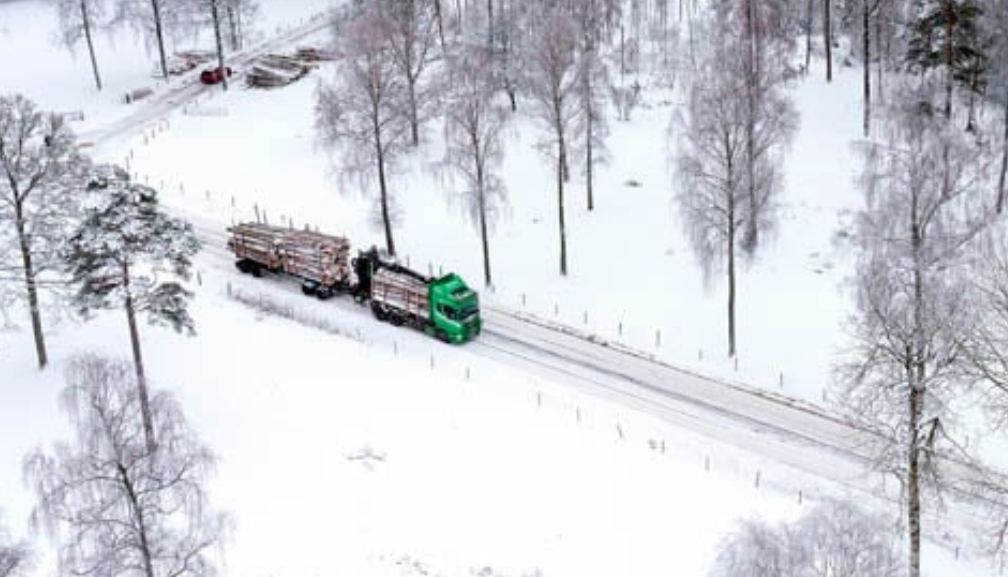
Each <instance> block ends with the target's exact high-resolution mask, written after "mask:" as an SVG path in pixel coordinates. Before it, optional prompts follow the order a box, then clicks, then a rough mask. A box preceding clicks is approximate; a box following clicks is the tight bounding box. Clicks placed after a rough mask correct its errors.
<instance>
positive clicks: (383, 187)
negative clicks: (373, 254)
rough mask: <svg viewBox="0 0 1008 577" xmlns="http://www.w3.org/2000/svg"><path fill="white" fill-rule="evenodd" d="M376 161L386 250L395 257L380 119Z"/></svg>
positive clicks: (377, 130)
mask: <svg viewBox="0 0 1008 577" xmlns="http://www.w3.org/2000/svg"><path fill="white" fill-rule="evenodd" d="M374 136H375V154H376V156H375V159H376V160H377V162H378V192H379V194H380V196H381V214H382V224H383V225H384V226H385V250H387V251H388V253H389V254H390V255H393V256H395V242H394V241H393V240H392V219H391V218H390V215H389V205H388V185H387V183H386V182H385V151H384V149H383V148H382V139H381V129H380V128H379V127H378V119H377V118H375V119H374Z"/></svg>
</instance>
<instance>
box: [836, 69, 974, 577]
mask: <svg viewBox="0 0 1008 577" xmlns="http://www.w3.org/2000/svg"><path fill="white" fill-rule="evenodd" d="M936 86H937V83H936V81H934V80H921V79H909V80H907V83H906V85H903V86H901V87H900V90H899V91H898V92H897V93H896V94H895V95H894V96H893V97H892V98H891V100H892V104H891V105H890V107H889V109H888V110H887V112H888V117H887V118H886V119H885V121H886V122H885V124H884V129H885V130H884V132H883V134H884V140H881V141H879V142H872V143H869V144H868V146H867V149H866V152H865V161H864V167H863V171H862V176H861V187H862V189H863V190H864V192H865V201H866V204H865V208H864V209H863V210H862V211H861V212H860V213H859V214H858V215H857V219H856V224H855V230H854V244H855V250H856V254H857V264H856V268H855V273H854V276H853V278H852V285H853V292H854V305H855V313H854V314H853V316H852V318H851V323H850V324H851V331H852V335H851V338H852V344H851V350H850V353H849V358H848V362H846V363H844V364H843V365H841V366H840V367H839V371H838V377H839V378H838V379H837V387H838V389H839V393H840V395H839V398H840V399H841V406H842V407H843V408H844V409H846V410H847V411H848V412H849V414H850V417H851V418H852V419H854V420H856V422H858V423H859V424H860V425H861V426H863V427H865V428H867V429H868V430H872V431H876V432H878V433H879V434H878V435H876V436H874V438H875V439H876V440H877V443H878V445H877V447H875V449H876V454H877V462H878V465H879V467H880V468H881V469H883V470H884V471H887V472H889V473H892V474H894V475H895V476H897V477H898V478H899V479H900V481H901V484H902V486H903V487H904V491H905V495H904V497H905V499H904V503H905V507H906V510H905V514H906V521H907V523H906V527H907V543H908V546H909V552H908V553H909V555H908V567H909V570H910V575H911V577H918V576H919V574H920V543H921V510H922V507H923V506H924V502H925V499H924V497H925V496H926V492H927V494H934V493H932V490H934V491H937V490H940V489H941V488H942V487H943V485H944V484H946V483H947V482H948V481H947V480H946V479H945V476H944V475H943V471H942V467H940V465H942V464H943V463H944V460H943V459H942V458H941V457H942V455H943V454H944V453H945V452H953V451H954V452H956V456H957V457H961V458H965V457H966V456H965V455H959V453H958V447H959V446H961V443H958V442H955V439H954V434H955V432H954V428H953V427H952V426H951V422H952V420H953V419H951V417H952V415H951V414H950V401H951V399H952V398H953V396H954V395H955V394H956V393H957V391H956V388H955V387H956V385H957V381H958V379H957V375H959V374H961V369H962V368H963V366H964V365H965V363H966V361H967V359H968V355H966V354H965V352H966V349H965V344H966V342H967V337H968V336H969V335H970V334H971V331H972V326H971V321H972V319H973V318H974V316H973V315H972V314H971V303H970V299H966V298H963V295H964V294H968V291H969V280H968V279H969V277H968V275H967V274H965V273H966V264H967V262H968V257H969V255H970V251H971V250H972V248H971V245H972V242H973V241H974V239H975V238H976V236H977V234H978V232H979V231H981V230H982V229H983V227H984V226H985V224H986V221H987V214H986V212H987V211H986V207H985V203H984V202H983V200H984V195H983V186H984V185H985V184H986V182H987V180H988V179H987V176H986V174H985V168H986V167H985V166H984V164H983V161H984V159H985V158H986V154H984V153H983V151H982V150H979V149H978V148H977V144H976V142H975V141H974V139H973V137H972V135H969V134H968V133H964V132H962V131H961V130H958V131H957V130H956V129H955V128H954V127H953V126H952V125H951V122H950V121H949V120H948V119H946V118H945V117H944V115H943V114H942V113H941V112H940V110H941V107H940V105H938V104H937V103H936V102H935V100H936V96H937V94H938V93H939V92H940V91H936V90H934V88H935V87H936Z"/></svg>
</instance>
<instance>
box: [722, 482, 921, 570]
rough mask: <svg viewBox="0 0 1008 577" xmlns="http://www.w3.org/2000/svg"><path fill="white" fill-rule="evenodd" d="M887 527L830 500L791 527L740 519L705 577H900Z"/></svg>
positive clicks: (846, 504)
mask: <svg viewBox="0 0 1008 577" xmlns="http://www.w3.org/2000/svg"><path fill="white" fill-rule="evenodd" d="M890 525H891V524H890V523H887V522H886V520H885V519H884V518H882V517H879V516H876V515H872V514H869V513H866V512H864V511H862V510H860V509H859V508H858V507H857V506H855V505H853V504H851V503H850V502H842V501H835V500H827V501H824V502H823V503H820V504H818V505H816V506H815V508H813V509H812V510H811V511H809V512H808V513H807V514H805V515H804V516H803V517H802V518H800V519H798V520H797V521H795V522H793V523H788V524H782V525H777V526H774V525H770V524H768V523H766V522H764V521H760V520H746V521H743V522H742V523H740V524H739V528H738V529H737V530H736V531H735V532H734V533H733V534H731V535H730V536H729V537H727V538H726V539H725V540H724V541H723V542H722V544H721V546H720V548H719V551H718V556H717V560H716V562H715V565H714V570H713V571H712V572H711V577H739V576H743V575H744V576H745V577H806V576H815V577H834V576H836V577H840V576H843V577H900V576H901V575H902V574H903V571H904V569H903V567H902V566H901V564H900V563H899V560H898V557H897V553H896V551H895V549H894V545H893V543H894V542H895V540H896V539H895V535H893V531H892V529H891V527H890Z"/></svg>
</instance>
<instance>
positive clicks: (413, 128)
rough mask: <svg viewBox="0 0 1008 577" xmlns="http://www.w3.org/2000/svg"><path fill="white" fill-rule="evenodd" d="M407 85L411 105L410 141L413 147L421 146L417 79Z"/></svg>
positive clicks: (411, 79)
mask: <svg viewBox="0 0 1008 577" xmlns="http://www.w3.org/2000/svg"><path fill="white" fill-rule="evenodd" d="M408 80H409V81H408V82H407V83H406V97H407V98H408V105H409V123H410V140H411V141H412V142H413V146H420V118H419V113H418V112H417V101H416V79H415V78H410V79H408Z"/></svg>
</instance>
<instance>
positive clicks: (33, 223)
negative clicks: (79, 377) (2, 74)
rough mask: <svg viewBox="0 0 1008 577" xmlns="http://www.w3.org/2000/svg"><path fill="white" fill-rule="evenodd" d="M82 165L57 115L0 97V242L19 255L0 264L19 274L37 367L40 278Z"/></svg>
mask: <svg viewBox="0 0 1008 577" xmlns="http://www.w3.org/2000/svg"><path fill="white" fill-rule="evenodd" d="M85 164H86V163H85V161H84V160H83V159H82V158H81V156H80V155H79V154H78V152H77V145H76V138H75V137H74V134H73V132H72V131H71V130H70V128H69V127H68V126H67V125H66V122H65V121H64V120H63V118H62V117H61V116H59V115H56V114H46V113H43V112H41V111H39V110H38V109H37V108H36V107H35V104H33V103H32V102H31V101H29V100H28V99H26V98H25V97H23V96H21V95H14V96H0V229H4V232H3V234H0V240H11V241H13V242H14V243H16V247H17V249H16V251H17V253H18V256H19V257H20V263H18V264H14V263H12V264H11V265H10V268H9V269H7V265H6V264H2V265H0V267H3V268H4V269H7V270H4V272H8V273H11V274H16V275H21V276H22V278H23V282H24V296H25V297H26V298H27V302H28V312H29V314H30V316H31V325H32V334H33V336H34V338H35V353H36V356H37V358H38V364H39V367H40V368H44V367H45V366H46V364H47V363H48V354H47V352H46V345H45V336H44V331H43V326H42V313H41V302H40V299H39V291H40V288H41V287H42V285H43V284H44V282H43V281H42V279H40V276H41V275H43V274H44V273H45V272H46V271H50V270H53V269H54V268H57V267H58V266H59V263H60V258H59V247H60V245H61V242H62V241H63V238H64V235H65V233H66V231H67V230H68V228H69V226H70V223H71V220H72V218H73V215H74V213H75V211H76V198H75V196H74V193H73V191H74V189H75V187H78V186H79V184H78V182H77V179H79V178H80V176H81V174H82V172H83V167H84V166H85ZM6 280H9V279H6ZM5 284H6V283H5Z"/></svg>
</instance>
